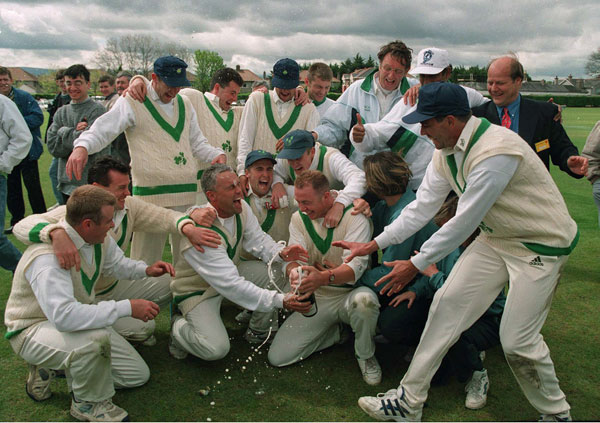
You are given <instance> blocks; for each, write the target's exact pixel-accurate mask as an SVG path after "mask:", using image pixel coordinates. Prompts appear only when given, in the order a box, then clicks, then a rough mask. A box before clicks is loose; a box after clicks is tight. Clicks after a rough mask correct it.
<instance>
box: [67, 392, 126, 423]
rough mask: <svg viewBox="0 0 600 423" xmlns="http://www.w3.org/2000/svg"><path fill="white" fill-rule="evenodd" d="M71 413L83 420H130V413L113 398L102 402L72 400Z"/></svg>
mask: <svg viewBox="0 0 600 423" xmlns="http://www.w3.org/2000/svg"><path fill="white" fill-rule="evenodd" d="M71 415H72V416H73V417H75V418H76V419H77V420H80V421H82V422H128V421H129V414H127V411H125V410H123V409H122V408H121V407H117V406H116V405H114V404H113V403H112V401H111V400H104V401H101V402H88V401H77V400H76V399H75V397H73V400H72V401H71Z"/></svg>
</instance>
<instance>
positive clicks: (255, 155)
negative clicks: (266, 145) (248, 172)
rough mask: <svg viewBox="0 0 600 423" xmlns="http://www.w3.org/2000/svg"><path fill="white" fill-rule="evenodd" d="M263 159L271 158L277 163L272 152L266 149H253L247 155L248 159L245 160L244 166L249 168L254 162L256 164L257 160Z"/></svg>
mask: <svg viewBox="0 0 600 423" xmlns="http://www.w3.org/2000/svg"><path fill="white" fill-rule="evenodd" d="M262 159H269V160H271V162H272V163H273V164H276V163H277V160H275V156H274V155H272V154H271V153H269V152H268V151H265V150H252V151H251V152H250V153H248V155H247V156H246V161H245V162H244V167H245V168H246V169H248V168H249V167H250V166H252V164H254V163H255V162H257V161H259V160H262Z"/></svg>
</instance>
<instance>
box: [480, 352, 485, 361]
mask: <svg viewBox="0 0 600 423" xmlns="http://www.w3.org/2000/svg"><path fill="white" fill-rule="evenodd" d="M479 359H480V360H481V362H482V363H483V361H484V360H485V351H479Z"/></svg>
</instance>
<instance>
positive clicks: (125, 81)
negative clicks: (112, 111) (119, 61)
mask: <svg viewBox="0 0 600 423" xmlns="http://www.w3.org/2000/svg"><path fill="white" fill-rule="evenodd" d="M131 78H133V75H132V74H131V73H130V72H127V71H121V72H119V73H118V74H117V79H116V87H117V94H119V96H121V95H123V91H125V90H126V89H127V88H129V81H130V80H131Z"/></svg>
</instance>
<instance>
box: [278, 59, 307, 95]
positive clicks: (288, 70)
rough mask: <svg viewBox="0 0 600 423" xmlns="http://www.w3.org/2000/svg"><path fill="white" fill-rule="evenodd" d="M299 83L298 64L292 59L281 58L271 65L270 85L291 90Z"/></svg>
mask: <svg viewBox="0 0 600 423" xmlns="http://www.w3.org/2000/svg"><path fill="white" fill-rule="evenodd" d="M299 84H300V66H298V63H296V61H295V60H292V59H281V60H278V61H277V63H275V65H274V66H273V79H272V80H271V85H272V86H273V87H275V88H281V89H282V90H291V89H293V88H296V87H297V86H298V85H299Z"/></svg>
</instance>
